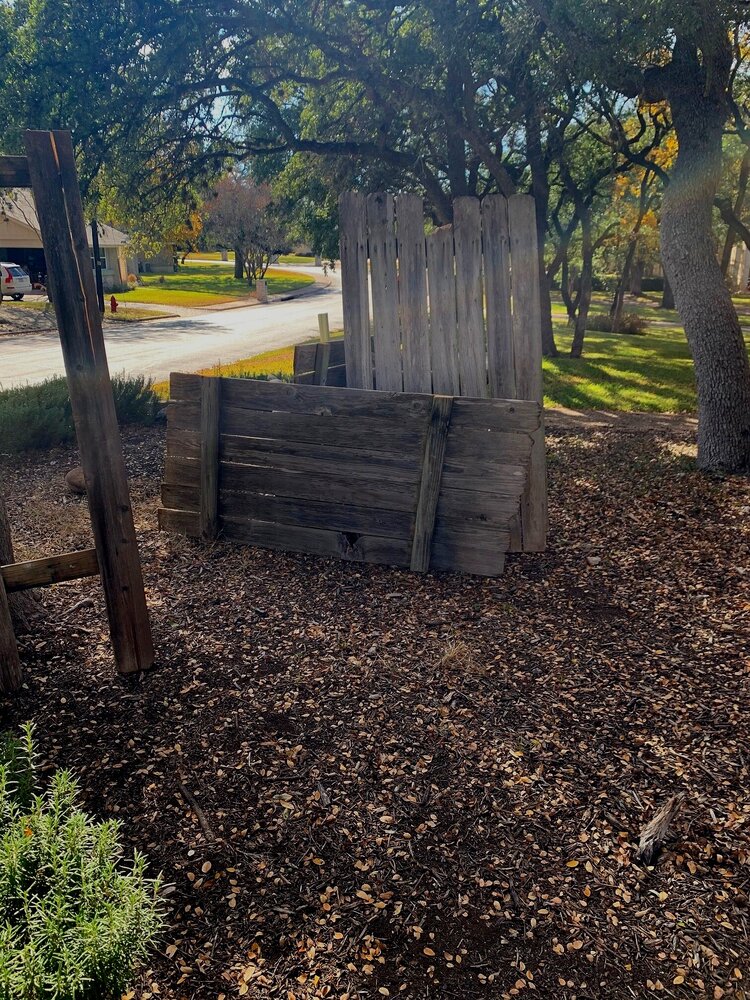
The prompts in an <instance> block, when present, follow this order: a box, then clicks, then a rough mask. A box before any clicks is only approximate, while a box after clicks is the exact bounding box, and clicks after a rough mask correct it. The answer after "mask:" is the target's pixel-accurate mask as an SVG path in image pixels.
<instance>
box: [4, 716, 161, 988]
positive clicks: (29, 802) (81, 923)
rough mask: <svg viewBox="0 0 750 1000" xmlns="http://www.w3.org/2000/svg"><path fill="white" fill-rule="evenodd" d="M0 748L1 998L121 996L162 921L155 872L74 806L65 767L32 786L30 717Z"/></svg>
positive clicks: (114, 828)
mask: <svg viewBox="0 0 750 1000" xmlns="http://www.w3.org/2000/svg"><path fill="white" fill-rule="evenodd" d="M9 748H12V749H9ZM2 753H3V751H2V750H0V754H2ZM4 757H5V759H3V757H2V756H0V1000H21V998H23V1000H42V998H44V1000H95V998H96V1000H110V998H117V997H120V996H121V995H122V993H123V992H124V990H125V988H126V987H127V985H128V983H129V982H130V980H131V978H132V975H133V971H134V968H135V965H136V963H137V962H139V961H141V960H143V959H145V957H146V955H147V954H148V950H149V947H150V945H151V944H152V942H153V941H154V938H155V937H156V935H157V933H158V931H159V930H160V928H161V926H162V916H161V914H160V911H159V906H158V893H159V882H158V880H157V881H153V880H150V879H147V878H146V877H145V875H144V871H145V861H144V859H143V857H142V856H140V855H138V854H136V856H135V857H134V859H133V861H132V863H129V864H126V863H125V862H124V860H123V852H122V848H121V846H120V842H119V825H118V824H117V823H116V822H115V821H107V822H101V823H100V822H96V821H95V820H93V819H91V817H89V816H87V815H86V813H84V812H82V811H81V810H80V809H79V808H78V807H77V805H76V798H77V792H78V788H77V785H76V782H75V780H74V779H73V778H72V777H71V775H70V773H69V772H67V771H58V772H57V773H56V774H55V776H54V777H53V778H52V780H51V782H50V785H49V788H48V790H47V791H46V793H45V794H44V795H40V794H38V792H37V791H36V789H35V782H36V767H35V761H34V747H33V740H32V734H31V729H30V727H27V728H26V730H25V733H24V737H23V739H21V740H10V741H7V742H6V744H5V748H4ZM19 778H20V779H21V780H19ZM24 782H25V784H24ZM29 782H31V783H29ZM24 789H25V790H24Z"/></svg>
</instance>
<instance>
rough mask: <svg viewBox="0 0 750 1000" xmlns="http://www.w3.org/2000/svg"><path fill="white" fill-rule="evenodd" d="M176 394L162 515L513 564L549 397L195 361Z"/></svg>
mask: <svg viewBox="0 0 750 1000" xmlns="http://www.w3.org/2000/svg"><path fill="white" fill-rule="evenodd" d="M332 346H333V345H332ZM170 397H171V399H170V404H169V407H168V414H167V463H166V470H165V477H164V484H163V486H162V504H163V507H162V509H161V510H160V511H159V521H160V525H161V527H162V528H164V529H166V530H171V531H177V532H180V533H182V534H188V535H194V536H196V537H201V536H202V537H204V538H205V537H212V534H211V531H212V526H213V525H215V529H216V532H217V533H221V534H222V535H223V537H225V538H228V539H234V540H236V541H244V542H248V543H251V544H254V545H259V546H262V547H267V548H275V549H287V550H296V551H302V552H310V553H315V554H319V555H328V556H338V557H340V558H342V559H347V560H351V561H363V562H377V563H386V564H390V565H395V566H404V567H411V568H412V569H414V570H417V571H426V570H427V569H433V570H435V569H441V570H457V571H462V572H467V573H477V574H481V575H487V576H495V575H497V574H499V573H500V572H502V569H503V564H504V558H505V552H506V551H507V549H508V546H509V543H510V522H511V521H512V519H513V518H514V517H515V516H516V515H517V513H518V509H519V501H520V498H521V496H522V494H523V491H524V487H525V484H526V480H527V477H528V467H529V460H530V454H531V447H532V440H533V434H534V433H535V432H536V430H537V429H538V427H539V423H540V407H539V405H538V404H537V403H535V402H530V401H519V400H499V399H465V398H454V397H452V396H439V395H438V396H433V395H431V394H416V393H405V392H382V391H376V392H373V391H370V390H357V389H342V388H331V387H323V386H315V385H309V386H307V385H290V384H287V383H283V382H262V381H255V380H252V379H219V378H215V377H210V376H198V375H181V374H173V375H172V376H171V379H170ZM217 417H218V419H217ZM217 428H218V430H217ZM207 511H212V512H213V511H215V512H216V517H215V519H213V518H211V517H207V516H206V512H207Z"/></svg>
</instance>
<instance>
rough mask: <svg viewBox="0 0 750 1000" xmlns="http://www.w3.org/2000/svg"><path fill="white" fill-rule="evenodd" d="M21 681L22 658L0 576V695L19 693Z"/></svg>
mask: <svg viewBox="0 0 750 1000" xmlns="http://www.w3.org/2000/svg"><path fill="white" fill-rule="evenodd" d="M21 680H22V677H21V658H20V657H19V655H18V645H17V644H16V635H15V632H14V631H13V622H12V620H11V617H10V605H9V604H8V596H7V594H6V592H5V583H4V582H3V578H2V576H0V694H10V693H11V692H12V691H17V690H18V688H19V687H20V686H21Z"/></svg>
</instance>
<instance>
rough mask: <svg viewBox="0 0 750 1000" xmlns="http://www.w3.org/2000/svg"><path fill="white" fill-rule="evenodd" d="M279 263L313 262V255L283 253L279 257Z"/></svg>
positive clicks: (312, 263)
mask: <svg viewBox="0 0 750 1000" xmlns="http://www.w3.org/2000/svg"><path fill="white" fill-rule="evenodd" d="M279 264H311V265H314V264H315V258H314V257H305V256H303V255H301V254H298V253H285V254H283V255H282V256H281V257H279Z"/></svg>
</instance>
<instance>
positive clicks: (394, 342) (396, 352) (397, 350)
mask: <svg viewBox="0 0 750 1000" xmlns="http://www.w3.org/2000/svg"><path fill="white" fill-rule="evenodd" d="M393 222H394V201H393V195H391V194H371V195H368V197H367V238H368V245H369V248H370V281H371V283H372V313H373V324H372V332H373V337H374V341H375V370H376V372H377V388H378V389H384V390H386V391H393V392H400V391H401V390H402V389H403V387H404V381H403V374H402V370H401V332H400V329H399V319H398V279H397V271H396V233H395V231H394V225H393Z"/></svg>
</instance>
